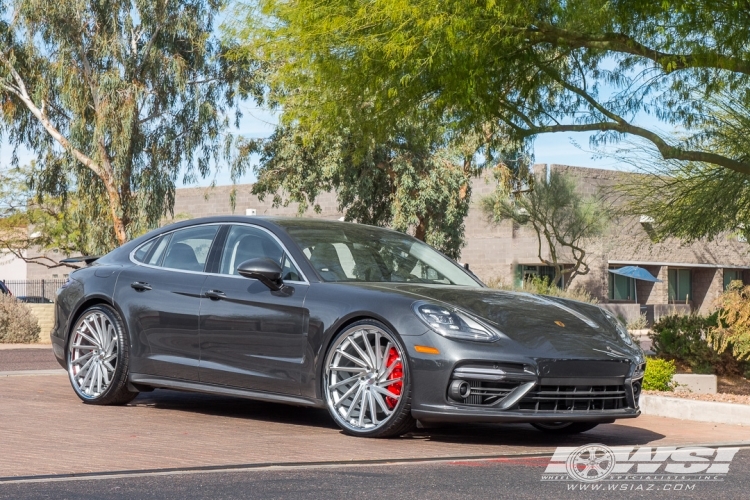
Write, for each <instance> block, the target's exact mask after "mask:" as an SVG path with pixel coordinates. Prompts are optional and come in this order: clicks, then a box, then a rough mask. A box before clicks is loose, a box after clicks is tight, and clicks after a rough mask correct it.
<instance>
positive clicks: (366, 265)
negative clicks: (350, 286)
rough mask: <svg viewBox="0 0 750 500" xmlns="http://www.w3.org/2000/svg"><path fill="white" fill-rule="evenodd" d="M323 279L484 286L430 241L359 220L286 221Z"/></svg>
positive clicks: (286, 225) (286, 227)
mask: <svg viewBox="0 0 750 500" xmlns="http://www.w3.org/2000/svg"><path fill="white" fill-rule="evenodd" d="M280 224H281V225H283V226H285V229H286V230H287V232H288V233H289V235H290V236H291V237H292V238H293V239H294V240H295V241H296V243H297V244H298V245H299V247H300V248H301V249H302V251H303V252H304V254H305V256H307V258H308V260H309V261H310V264H312V266H313V267H314V268H315V269H316V270H317V271H318V274H320V276H321V278H323V280H324V281H351V282H412V283H431V284H442V285H464V286H476V287H478V286H481V285H480V284H479V283H477V281H475V280H474V279H473V278H472V277H471V276H469V275H468V274H467V273H466V272H465V271H464V270H463V269H462V268H461V267H459V266H458V265H456V264H455V263H454V262H453V261H451V260H450V259H448V258H446V257H445V256H444V255H442V254H440V253H439V252H437V251H436V250H435V249H433V248H432V247H430V246H429V245H427V244H425V243H423V242H421V241H419V240H416V239H414V238H412V237H410V236H407V235H405V234H402V233H397V232H395V231H387V230H383V229H379V228H376V227H372V226H366V225H359V224H341V223H330V222H318V221H315V222H309V221H307V222H305V221H303V222H293V221H282V222H280Z"/></svg>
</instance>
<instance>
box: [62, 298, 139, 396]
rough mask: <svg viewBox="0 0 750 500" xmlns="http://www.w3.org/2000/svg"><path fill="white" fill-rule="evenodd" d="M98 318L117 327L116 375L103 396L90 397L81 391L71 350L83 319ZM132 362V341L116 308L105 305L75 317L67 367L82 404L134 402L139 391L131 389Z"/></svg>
mask: <svg viewBox="0 0 750 500" xmlns="http://www.w3.org/2000/svg"><path fill="white" fill-rule="evenodd" d="M98 315H103V316H105V317H106V318H107V319H108V320H109V322H110V323H111V325H112V326H113V327H114V340H115V341H116V346H115V348H116V357H115V359H116V362H115V366H114V374H113V375H112V376H111V378H110V381H109V383H108V385H107V386H106V388H105V389H104V390H102V391H101V393H97V394H94V395H91V394H87V393H86V392H85V389H83V388H81V387H80V386H79V383H78V382H77V381H75V380H74V378H75V375H74V366H73V364H72V361H73V360H72V356H73V350H72V349H71V344H72V343H73V341H74V340H75V339H76V336H77V335H76V332H77V330H78V329H79V328H80V327H81V326H82V324H83V322H84V320H85V319H89V318H92V317H101V316H98ZM78 352H79V353H80V352H81V351H80V350H79V351H78ZM84 352H85V351H84ZM113 354H114V353H113ZM129 359H130V340H129V337H128V334H127V332H126V331H125V326H124V324H123V321H122V319H121V318H120V315H119V314H118V313H117V311H116V310H115V309H113V308H112V307H110V306H109V305H106V304H97V305H95V306H91V307H89V308H88V309H86V310H85V311H83V312H82V313H81V314H80V315H79V316H78V318H76V321H75V323H74V325H73V328H72V329H71V331H70V335H68V343H67V345H66V365H67V367H68V368H67V369H68V379H69V380H70V384H71V386H72V387H73V390H74V392H75V393H76V395H77V396H78V397H79V398H80V399H81V401H83V402H84V403H86V404H90V405H124V404H127V403H129V402H130V401H132V400H133V398H135V397H136V396H137V395H138V392H137V391H136V392H134V391H131V390H129V389H128V368H129ZM81 368H82V367H80V366H78V369H79V370H80V369H81Z"/></svg>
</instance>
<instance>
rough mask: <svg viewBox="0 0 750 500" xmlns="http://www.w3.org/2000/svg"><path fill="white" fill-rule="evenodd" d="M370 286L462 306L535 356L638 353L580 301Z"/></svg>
mask: <svg viewBox="0 0 750 500" xmlns="http://www.w3.org/2000/svg"><path fill="white" fill-rule="evenodd" d="M373 287H377V288H380V289H381V290H382V289H384V288H386V289H389V290H392V291H394V292H400V293H402V294H405V295H408V296H411V297H413V298H414V299H415V300H424V301H427V302H437V303H441V304H445V305H449V306H453V307H456V308H459V309H462V310H464V311H466V312H469V313H471V314H473V315H475V316H477V317H478V318H480V319H482V320H483V321H485V322H487V323H489V324H490V325H491V326H494V327H496V328H497V329H498V330H500V331H501V332H502V333H503V334H505V336H506V337H507V338H508V339H510V340H511V341H512V342H513V343H515V344H518V345H519V346H522V347H523V348H525V350H527V351H529V354H535V355H536V356H539V355H554V356H560V355H564V356H565V355H567V356H570V357H582V356H583V357H587V358H601V359H604V358H608V359H612V358H618V357H622V354H626V355H628V357H630V356H632V355H635V354H637V353H638V348H636V347H634V346H629V345H627V344H626V343H625V342H624V341H623V340H622V339H621V338H620V336H619V334H618V333H617V330H616V328H615V327H614V325H612V323H611V322H610V321H609V320H608V319H607V317H606V316H605V314H604V312H603V311H602V310H601V309H600V308H599V307H597V306H594V305H591V304H586V303H583V302H577V301H573V300H565V299H560V298H557V297H548V296H541V295H534V294H530V293H524V292H510V291H503V290H495V289H490V288H470V287H458V286H441V285H416V284H405V283H404V284H390V283H388V284H382V285H380V284H378V285H373ZM618 354H619V355H618Z"/></svg>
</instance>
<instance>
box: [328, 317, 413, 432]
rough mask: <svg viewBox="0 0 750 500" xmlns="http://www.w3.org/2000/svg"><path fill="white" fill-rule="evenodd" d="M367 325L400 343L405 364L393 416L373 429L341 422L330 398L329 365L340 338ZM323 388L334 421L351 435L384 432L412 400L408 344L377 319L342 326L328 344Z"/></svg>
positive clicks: (402, 360) (402, 361)
mask: <svg viewBox="0 0 750 500" xmlns="http://www.w3.org/2000/svg"><path fill="white" fill-rule="evenodd" d="M365 326H371V327H375V328H379V329H380V330H383V331H384V332H387V333H388V334H389V335H390V336H391V337H392V338H393V340H394V341H395V342H397V343H398V347H399V349H400V350H401V353H402V359H401V363H402V365H403V373H404V375H403V376H402V378H403V388H404V389H403V390H402V391H401V397H400V398H399V400H398V404H397V405H396V407H395V408H394V409H393V413H392V414H391V417H390V418H389V419H388V424H387V425H385V426H382V427H378V428H376V429H371V430H358V429H356V428H352V427H350V426H344V425H342V424H341V421H340V420H339V418H340V417H339V415H337V414H336V410H335V409H334V408H332V405H331V401H330V399H329V393H328V385H329V383H328V366H329V364H330V362H331V359H332V356H333V352H334V351H335V349H334V347H335V346H336V345H337V344H338V343H339V339H341V337H342V336H344V335H346V334H348V333H350V332H352V330H355V331H356V330H357V329H359V328H361V327H365ZM321 383H322V386H321V390H322V394H323V400H324V401H325V404H326V408H327V409H328V413H329V414H330V415H331V418H332V419H333V421H334V422H336V425H338V426H339V427H341V429H342V430H343V431H344V432H345V433H347V434H350V435H353V436H361V437H376V436H379V435H380V434H382V433H383V432H384V431H385V430H387V429H389V428H391V427H392V426H393V424H394V423H395V422H396V421H397V420H399V419H400V418H401V417H402V415H401V413H402V412H403V411H404V407H405V406H406V405H410V402H411V392H412V390H413V388H412V383H411V360H410V359H409V354H408V352H407V350H406V346H405V345H404V342H403V341H402V340H401V336H400V335H398V334H397V333H395V332H394V331H393V330H391V329H390V328H388V327H387V326H386V325H384V324H383V323H381V322H380V321H377V320H374V319H373V320H370V319H366V320H359V321H356V322H354V323H351V324H349V325H347V326H345V327H344V328H342V329H341V330H340V331H339V332H338V333H337V334H336V335H335V336H334V337H333V339H332V340H331V343H330V345H329V346H328V350H327V351H326V355H325V358H324V360H323V376H322V377H321ZM409 413H411V409H409Z"/></svg>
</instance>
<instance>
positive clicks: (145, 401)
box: [130, 389, 665, 448]
mask: <svg viewBox="0 0 750 500" xmlns="http://www.w3.org/2000/svg"><path fill="white" fill-rule="evenodd" d="M130 404H131V405H136V406H147V407H152V408H155V409H165V410H167V409H168V410H179V411H186V412H195V413H201V414H204V415H212V416H220V417H231V418H239V419H248V420H258V421H264V422H273V423H278V424H285V425H299V426H309V427H313V428H319V429H338V426H336V424H335V423H334V422H333V420H332V419H331V417H330V415H329V414H328V411H327V410H325V409H320V408H309V407H302V406H292V405H286V404H279V403H269V402H265V401H255V400H250V399H243V398H235V397H228V396H218V395H212V394H200V393H188V392H180V391H173V390H167V389H157V390H154V391H153V392H145V393H141V394H140V395H139V396H138V397H137V398H136V399H134V400H133V402H132V403H130ZM664 437H665V436H664V435H663V434H660V433H657V432H653V431H651V430H648V429H642V428H638V427H633V426H630V425H627V426H626V425H618V424H601V425H599V426H597V427H595V428H594V429H592V430H590V431H587V432H584V433H581V434H575V435H555V434H548V433H545V432H541V431H538V430H536V429H534V428H533V427H532V426H531V425H529V424H444V425H439V426H434V425H430V426H429V427H427V428H419V429H417V430H416V431H414V432H412V433H410V434H407V435H405V436H403V437H401V438H400V439H403V440H429V441H432V442H445V443H453V444H473V445H490V446H501V445H504V446H513V445H515V446H528V447H545V448H548V447H552V446H579V445H583V444H587V443H602V444H606V445H608V446H633V445H645V444H648V443H651V442H654V441H658V440H660V439H663V438H664Z"/></svg>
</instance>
